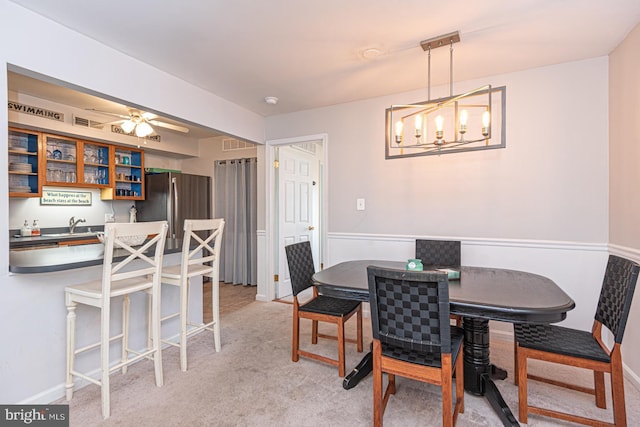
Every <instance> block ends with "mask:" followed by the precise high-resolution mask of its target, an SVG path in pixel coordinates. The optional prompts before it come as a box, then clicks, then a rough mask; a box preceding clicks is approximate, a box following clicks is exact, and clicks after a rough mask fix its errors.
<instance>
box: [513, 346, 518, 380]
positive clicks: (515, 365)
mask: <svg viewBox="0 0 640 427" xmlns="http://www.w3.org/2000/svg"><path fill="white" fill-rule="evenodd" d="M515 339H516V336H515V334H514V335H513V372H515V375H514V376H513V383H514V384H515V385H518V342H517V341H516V340H515Z"/></svg>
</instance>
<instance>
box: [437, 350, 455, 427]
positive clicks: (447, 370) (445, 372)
mask: <svg viewBox="0 0 640 427" xmlns="http://www.w3.org/2000/svg"><path fill="white" fill-rule="evenodd" d="M452 376H453V373H452V372H451V355H450V354H446V355H445V354H443V355H442V368H441V369H440V384H441V387H442V426H443V427H453V414H452V413H451V406H452V403H453V402H452V398H453V386H452V384H451V377H452Z"/></svg>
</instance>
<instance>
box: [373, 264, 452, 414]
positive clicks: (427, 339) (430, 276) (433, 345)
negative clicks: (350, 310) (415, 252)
mask: <svg viewBox="0 0 640 427" xmlns="http://www.w3.org/2000/svg"><path fill="white" fill-rule="evenodd" d="M367 274H368V280H369V302H370V304H371V323H372V333H373V425H374V426H382V418H383V415H384V410H385V408H386V406H387V402H388V401H389V396H390V395H391V394H395V392H396V382H395V376H396V375H400V376H402V377H406V378H411V379H414V380H417V381H423V382H427V383H431V384H436V385H439V386H441V387H442V425H443V426H453V425H454V424H455V423H456V419H457V417H458V414H459V413H463V412H464V383H463V378H464V372H463V369H464V368H463V360H462V359H463V356H462V354H463V353H462V341H463V332H462V330H461V329H459V328H457V327H455V326H451V325H450V324H449V282H448V279H447V275H446V274H445V273H434V272H428V271H404V270H391V269H386V268H380V267H372V266H369V267H368V268H367ZM383 373H387V375H388V377H389V382H388V386H387V389H386V390H385V391H384V393H383V384H382V383H383V381H382V374H383ZM454 373H455V376H456V378H455V382H456V386H455V389H456V390H455V395H456V400H455V406H454V408H453V412H452V409H451V407H452V403H453V397H452V394H453V387H452V386H453V384H452V382H453V379H452V377H453V374H454ZM432 422H433V420H432Z"/></svg>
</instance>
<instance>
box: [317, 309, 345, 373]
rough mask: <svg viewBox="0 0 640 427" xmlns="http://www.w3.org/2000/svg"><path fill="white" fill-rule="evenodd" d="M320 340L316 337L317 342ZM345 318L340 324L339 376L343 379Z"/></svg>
mask: <svg viewBox="0 0 640 427" xmlns="http://www.w3.org/2000/svg"><path fill="white" fill-rule="evenodd" d="M317 339H318V338H317V337H316V340H317ZM344 354H345V352H344V318H341V319H340V321H339V322H338V375H339V376H340V377H341V378H342V377H344V375H345V372H344Z"/></svg>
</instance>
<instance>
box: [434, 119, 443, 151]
mask: <svg viewBox="0 0 640 427" xmlns="http://www.w3.org/2000/svg"><path fill="white" fill-rule="evenodd" d="M443 128H444V117H442V116H441V115H437V116H436V144H442V143H443V142H442V137H443V136H444V134H443Z"/></svg>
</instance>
